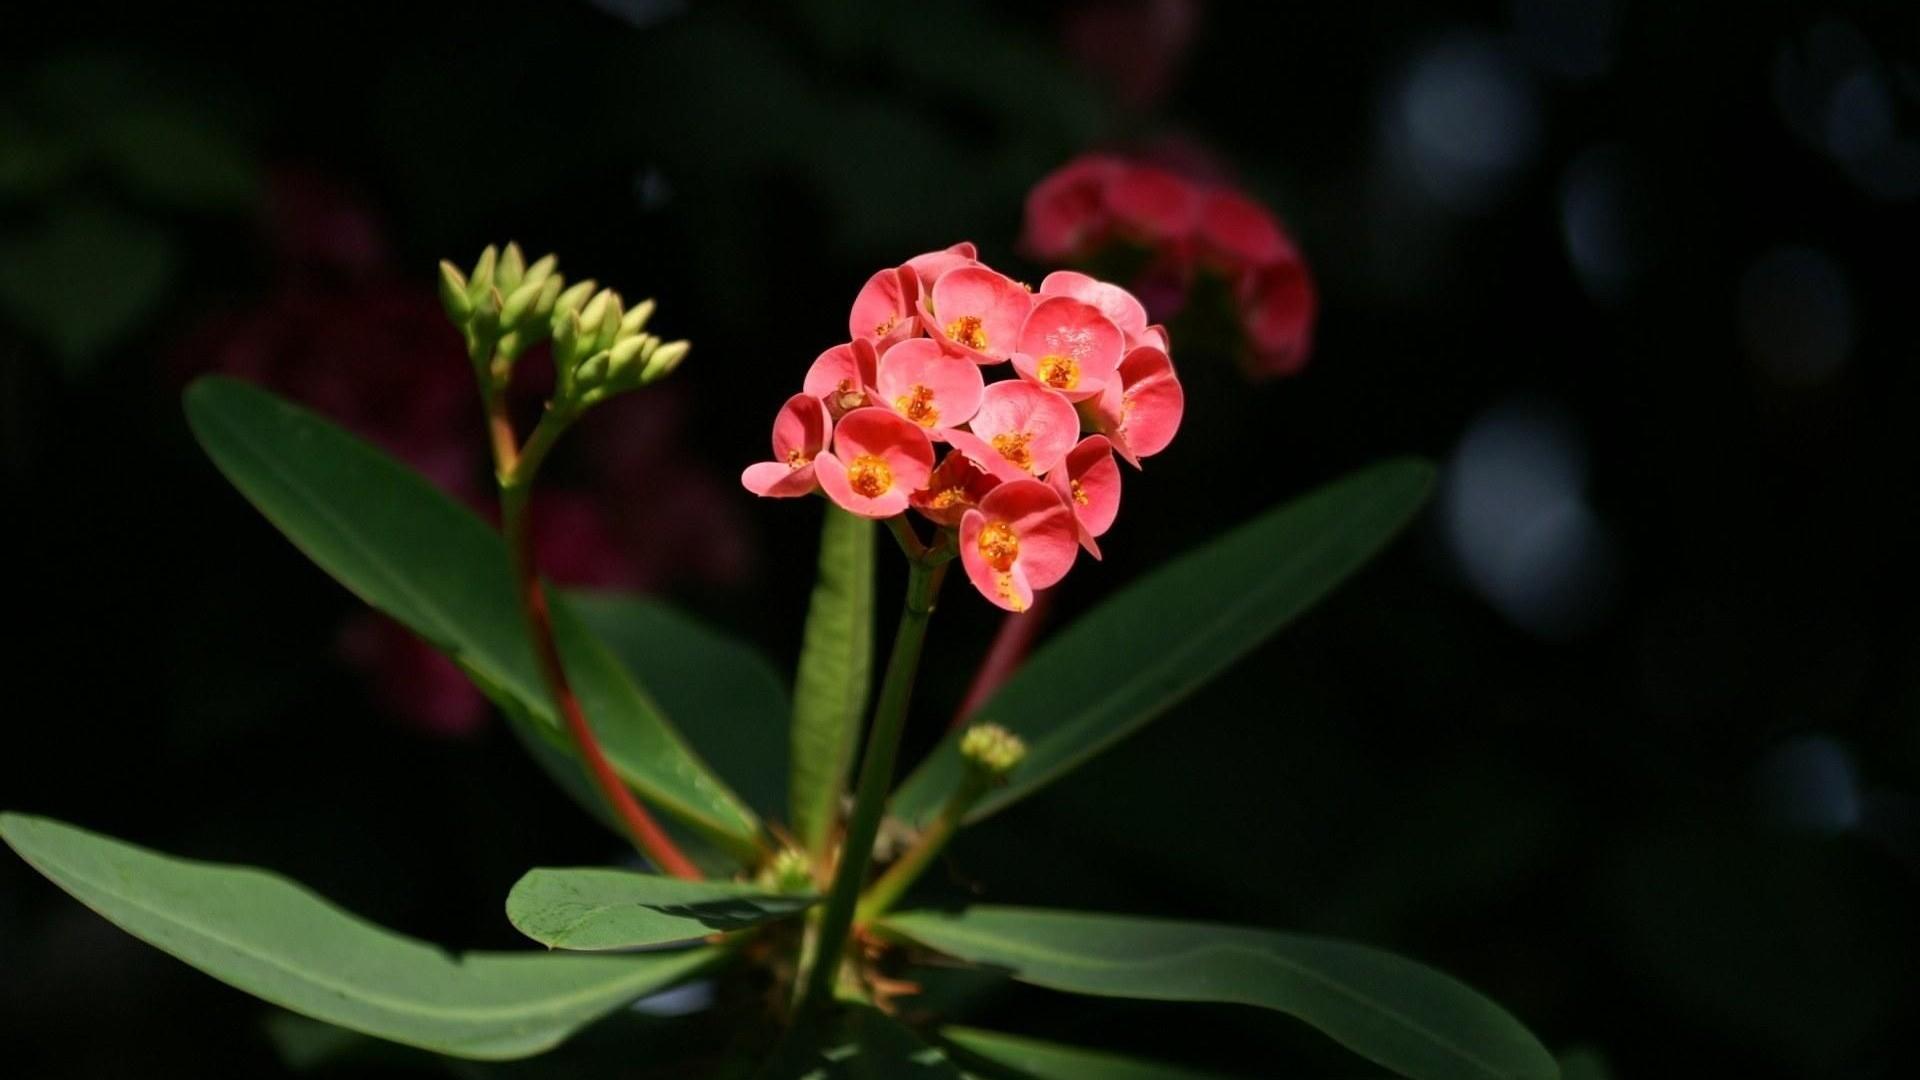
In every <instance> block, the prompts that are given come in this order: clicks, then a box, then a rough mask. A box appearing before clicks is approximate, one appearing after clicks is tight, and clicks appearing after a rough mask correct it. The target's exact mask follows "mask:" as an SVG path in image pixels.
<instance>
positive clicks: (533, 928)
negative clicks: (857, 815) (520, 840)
mask: <svg viewBox="0 0 1920 1080" xmlns="http://www.w3.org/2000/svg"><path fill="white" fill-rule="evenodd" d="M818 900H819V897H817V896H783V895H780V894H777V893H770V892H768V891H766V890H765V889H762V888H759V887H758V886H754V885H740V884H735V883H734V882H730V881H681V880H680V879H678V878H670V877H659V876H656V875H654V874H636V873H633V872H632V871H628V870H605V869H581V870H551V869H539V870H529V871H527V873H526V875H525V876H523V877H522V878H521V879H520V880H519V881H518V882H515V883H514V886H513V891H512V892H510V893H508V894H507V920H508V921H509V922H511V923H513V925H514V926H515V927H516V928H518V929H519V931H520V932H521V933H523V934H525V935H527V936H528V937H530V938H532V939H533V940H535V941H538V942H540V943H541V944H542V945H546V946H548V947H549V948H554V949H631V948H635V947H638V946H641V945H664V944H668V943H670V942H676V941H691V940H694V939H697V938H703V937H706V936H707V935H708V934H716V933H721V932H724V931H728V930H744V929H746V928H747V927H749V926H757V925H759V924H760V923H763V922H771V921H773V920H775V919H784V918H786V917H787V916H789V915H793V914H796V913H798V912H801V911H805V910H806V909H807V908H809V907H811V906H813V904H814V903H815V902H816V901H818Z"/></svg>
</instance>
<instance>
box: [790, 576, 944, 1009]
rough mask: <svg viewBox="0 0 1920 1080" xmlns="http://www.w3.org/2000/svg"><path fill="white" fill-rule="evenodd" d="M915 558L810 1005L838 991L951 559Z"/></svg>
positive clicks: (813, 973)
mask: <svg viewBox="0 0 1920 1080" xmlns="http://www.w3.org/2000/svg"><path fill="white" fill-rule="evenodd" d="M908 565H909V567H910V569H909V571H908V574H907V602H906V606H905V607H904V608H903V609H902V611H901V612H900V629H899V630H898V631H896V632H895V634H894V637H893V654H892V655H891V656H890V657H889V658H888V660H887V675H886V679H885V681H884V682H882V683H881V684H880V700H879V702H878V703H877V704H876V705H875V706H874V710H873V725H872V727H871V729H870V730H869V731H868V732H867V749H866V753H865V755H864V756H863V757H862V758H861V761H860V780H859V783H858V785H857V786H856V787H855V789H854V797H853V815H852V817H851V818H850V819H849V820H848V821H847V832H846V836H845V837H844V838H843V839H842V840H841V843H840V865H839V866H838V867H837V868H836V869H835V871H834V875H833V886H832V888H831V890H830V891H829V892H828V893H827V903H826V908H825V910H824V911H823V912H822V914H821V918H820V926H819V932H818V936H817V937H816V939H815V951H814V957H813V967H812V969H811V970H810V971H809V972H808V975H807V986H806V991H805V993H804V994H803V995H802V1006H803V1008H805V1007H814V1008H817V1007H819V1006H821V1005H824V1004H825V1003H827V1002H828V1001H830V1000H832V997H833V987H834V982H835V980H837V979H838V978H839V975H840V961H841V959H842V958H843V956H844V954H845V953H846V949H847V935H848V933H849V932H851V931H852V929H853V914H854V908H855V907H856V906H857V905H858V904H859V901H860V886H861V885H862V884H863V883H864V882H865V881H866V877H867V868H868V867H869V866H871V865H872V863H873V841H874V837H876V836H878V835H879V833H880V817H881V814H882V812H883V811H884V810H885V809H886V803H887V789H888V786H889V785H890V784H891V783H892V781H893V765H894V759H895V758H896V757H898V756H899V753H900V734H901V732H902V731H903V730H904V729H905V728H906V722H907V702H908V700H909V699H910V698H911V697H912V696H913V678H914V674H915V673H916V672H917V671H918V670H919V668H920V648H921V646H922V645H923V644H924V643H925V642H926V639H927V621H928V619H929V618H930V617H931V616H932V615H933V604H934V598H935V597H936V596H937V595H938V594H939V592H940V582H941V580H942V579H944V578H945V577H946V566H945V564H944V563H943V564H941V565H938V566H929V565H927V564H926V563H925V562H922V561H919V560H915V561H913V562H911V563H909V564H908Z"/></svg>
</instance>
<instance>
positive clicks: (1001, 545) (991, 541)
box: [980, 521, 1020, 573]
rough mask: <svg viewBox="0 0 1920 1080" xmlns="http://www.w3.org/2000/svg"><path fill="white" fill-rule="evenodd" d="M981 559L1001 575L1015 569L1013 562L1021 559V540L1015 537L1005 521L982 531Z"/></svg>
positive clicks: (1011, 528) (993, 523)
mask: <svg viewBox="0 0 1920 1080" xmlns="http://www.w3.org/2000/svg"><path fill="white" fill-rule="evenodd" d="M980 557H981V558H983V559H985V560H987V565H988V566H991V567H993V568H994V569H995V570H998V571H1000V572H1001V573H1006V572H1007V571H1008V570H1011V569H1013V560H1015V559H1017V558H1019V557H1020V538H1019V537H1018V536H1015V535H1014V533H1013V527H1012V526H1011V525H1008V524H1007V523H1006V522H1004V521H995V522H991V523H989V524H988V525H987V527H986V528H984V529H981V530H980Z"/></svg>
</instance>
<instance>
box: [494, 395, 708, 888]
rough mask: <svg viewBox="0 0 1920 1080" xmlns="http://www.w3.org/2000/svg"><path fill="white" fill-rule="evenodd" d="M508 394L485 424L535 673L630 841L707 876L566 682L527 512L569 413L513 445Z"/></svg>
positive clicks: (552, 416)
mask: <svg viewBox="0 0 1920 1080" xmlns="http://www.w3.org/2000/svg"><path fill="white" fill-rule="evenodd" d="M505 397H506V396H505V395H504V394H502V393H494V394H490V395H489V396H488V399H487V413H488V416H487V421H488V427H489V428H490V429H491V430H492V432H493V447H494V465H495V469H496V471H497V472H498V474H499V477H500V531H501V533H502V535H503V536H504V537H505V538H506V542H507V552H508V555H509V557H510V559H511V561H512V563H513V580H514V586H515V589H516V591H517V592H518V593H519V596H520V611H521V614H522V615H523V616H524V617H525V619H526V624H527V636H528V637H529V638H530V639H531V642H532V645H533V656H534V660H535V662H536V663H537V664H538V666H539V668H540V678H541V680H542V681H543V682H545V683H546V685H547V692H548V693H549V694H551V695H552V697H553V705H554V708H555V709H556V710H557V711H558V712H559V714H560V717H561V719H562V720H563V721H565V723H566V726H567V732H568V734H570V735H571V736H572V737H573V741H574V745H575V746H576V747H578V748H579V750H580V759H581V761H583V762H584V763H585V764H586V766H587V775H588V776H589V777H591V778H592V780H593V783H594V786H595V787H597V788H599V789H600V794H601V796H602V797H604V798H605V799H606V801H607V805H608V806H609V807H610V808H612V810H613V812H614V814H615V816H617V817H618V818H619V819H620V822H621V824H622V825H624V826H625V827H626V830H627V833H628V835H629V836H631V837H632V839H633V843H634V846H635V847H638V848H639V849H640V853H641V854H642V855H645V856H646V857H647V858H648V859H649V860H651V861H652V862H653V864H654V865H655V866H658V867H659V868H660V869H662V870H664V871H666V872H667V873H669V874H672V875H673V876H674V877H677V878H684V879H687V880H689V881H698V880H700V879H701V878H702V877H704V875H702V874H701V873H700V868H699V867H697V866H695V865H694V864H693V860H692V859H689V858H687V856H686V853H685V852H683V851H681V850H680V848H679V846H678V845H676V844H675V843H674V842H673V839H672V838H671V837H669V836H668V835H667V834H666V831H665V830H663V829H662V828H661V827H660V824H659V822H657V821H655V820H654V819H653V816H652V815H651V814H649V813H647V808H646V807H644V806H641V805H640V803H639V800H637V799H635V798H634V797H633V793H632V792H631V791H628V790H627V785H626V784H625V782H623V781H622V780H621V779H620V775H619V774H618V773H616V772H614V771H613V765H612V764H611V763H609V762H608V761H607V755H606V754H605V753H603V752H602V751H601V749H600V740H599V738H598V737H596V736H595V735H594V733H593V727H592V726H591V725H590V724H588V723H587V714H586V712H585V710H583V709H581V707H580V700H579V698H578V697H576V696H575V695H574V692H573V686H572V684H571V683H569V682H568V681H567V670H566V666H565V665H564V664H563V663H562V662H561V659H560V648H559V645H558V644H557V643H556V642H555V639H554V635H553V614H552V612H551V611H550V610H549V608H548V606H547V593H546V589H545V588H544V587H543V586H542V585H541V582H540V571H539V568H538V566H536V565H535V562H534V552H533V536H532V530H531V529H530V527H529V526H530V524H531V515H530V514H529V513H528V512H527V511H528V502H529V500H530V498H531V497H532V494H533V478H534V476H535V475H536V474H537V473H538V472H539V471H540V463H541V462H542V461H544V460H546V456H547V452H548V451H549V450H551V449H553V445H554V443H556V442H557V441H559V438H560V433H561V432H562V431H564V430H565V429H566V426H567V423H568V421H569V420H570V419H571V418H570V417H568V416H566V415H565V414H562V413H558V412H551V411H550V412H548V413H547V414H546V415H545V416H543V417H541V419H540V423H539V425H538V426H537V427H535V428H534V431H533V434H532V435H531V436H529V437H528V439H527V445H526V447H525V448H524V449H521V448H516V447H515V445H514V434H513V421H512V419H511V418H510V417H508V415H507V411H506V401H505Z"/></svg>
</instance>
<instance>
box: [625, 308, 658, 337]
mask: <svg viewBox="0 0 1920 1080" xmlns="http://www.w3.org/2000/svg"><path fill="white" fill-rule="evenodd" d="M652 317H653V301H652V300H650V299H649V300H642V301H640V302H639V303H638V304H635V305H634V306H633V310H632V311H629V312H627V316H626V318H624V319H621V320H620V336H621V337H627V336H629V335H632V334H637V333H639V332H640V331H642V330H644V329H646V326H647V320H648V319H649V318H652Z"/></svg>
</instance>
